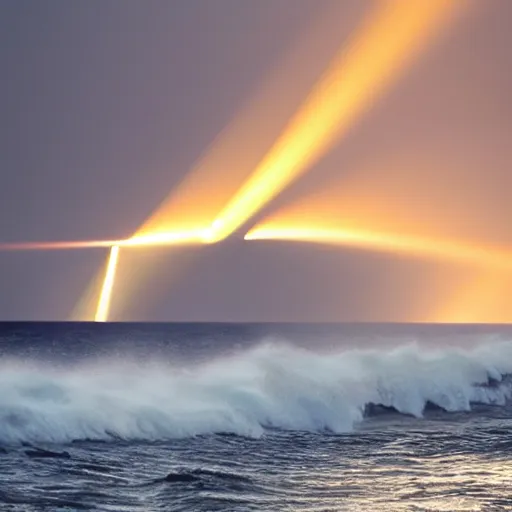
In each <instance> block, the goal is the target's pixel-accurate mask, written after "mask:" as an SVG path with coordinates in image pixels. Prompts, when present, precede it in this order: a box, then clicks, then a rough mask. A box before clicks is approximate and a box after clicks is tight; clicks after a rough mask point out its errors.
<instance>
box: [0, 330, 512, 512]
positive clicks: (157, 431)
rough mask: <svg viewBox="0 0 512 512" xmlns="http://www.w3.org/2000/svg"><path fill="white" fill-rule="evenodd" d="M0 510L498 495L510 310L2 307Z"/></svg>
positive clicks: (270, 507)
mask: <svg viewBox="0 0 512 512" xmlns="http://www.w3.org/2000/svg"><path fill="white" fill-rule="evenodd" d="M0 357H1V361H0V366H1V371H0V452H1V453H0V510H1V511H4V510H5V511H23V512H30V511H64V510H66V511H71V510H97V511H119V512H121V511H160V510H169V511H193V512H195V511H240V512H241V511H253V510H263V511H316V512H320V511H351V512H352V511H356V512H362V511H365V512H366V511H372V512H373V511H380V510H385V511H386V512H393V511H415V512H419V511H423V512H427V511H429V512H431V511H450V512H457V511H507V510H508V511H510V510H512V406H511V398H512V380H511V375H512V326H508V327H507V326H493V325H487V326H485V325H473V326H471V325H458V326H455V325H453V326H451V325H444V326H442V325H438V326H436V325H407V324H403V325H399V324H315V325H311V324H309V325H303V324H206V323H205V324H132V323H124V324H123V323H105V324H94V323H3V324H0Z"/></svg>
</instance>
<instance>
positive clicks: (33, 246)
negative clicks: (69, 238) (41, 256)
mask: <svg viewBox="0 0 512 512" xmlns="http://www.w3.org/2000/svg"><path fill="white" fill-rule="evenodd" d="M119 243H122V242H120V241H116V240H84V241H74V242H27V243H23V242H22V243H12V244H1V245H0V251H35V250H40V251H52V250H64V249H88V248H95V247H112V246H113V245H116V244H119Z"/></svg>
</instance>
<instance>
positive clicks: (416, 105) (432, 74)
mask: <svg viewBox="0 0 512 512" xmlns="http://www.w3.org/2000/svg"><path fill="white" fill-rule="evenodd" d="M362 4H364V2H360V1H359V0H351V1H349V0H344V1H343V2H340V0H316V1H312V0H242V1H241V0H214V1H213V0H172V1H171V0H146V1H141V0H88V1H69V0H45V1H40V0H32V1H29V0H0V38H1V44H0V68H1V70H2V79H1V81H0V111H1V118H0V119H1V121H0V155H1V161H0V165H1V167H0V172H1V175H0V176H1V184H0V241H2V242H10V241H45V240H69V239H103V238H107V239H109V238H116V237H123V236H127V235H129V234H131V233H132V232H133V231H135V230H136V229H137V227H138V226H139V225H140V224H141V222H143V221H144V219H145V218H146V217H147V216H148V215H149V214H150V213H151V211H152V210H153V209H154V208H155V207H156V206H157V205H158V203H159V202H160V201H161V200H162V199H163V198H164V197H165V196H166V195H167V192H168V191H170V190H171V189H172V187H173V185H175V184H176V183H178V182H179V180H180V178H181V177H182V176H183V175H184V174H185V173H186V171H187V170H188V169H189V168H190V167H191V166H192V165H193V162H194V161H195V160H196V159H197V158H198V156H199V155H200V154H201V153H202V152H203V151H204V149H205V148H206V147H207V146H208V144H209V143H210V142H211V141H212V139H213V138H214V137H215V135H216V134H217V133H218V132H219V131H220V130H221V129H222V128H223V127H224V126H225V125H226V124H227V123H228V121H229V120H230V119H231V118H232V116H234V115H235V114H236V112H237V110H239V108H240V107H241V106H242V105H243V102H244V100H245V99H246V98H248V97H249V95H250V94H251V93H252V92H253V91H254V89H255V87H256V85H257V84H258V83H260V82H261V81H262V80H263V79H264V77H265V75H266V73H267V72H268V71H269V70H270V69H271V68H273V67H275V66H276V65H278V63H279V59H280V56H281V55H283V54H284V53H285V52H286V51H287V49H289V48H291V47H293V45H294V44H295V43H296V42H297V41H300V38H301V35H302V34H303V33H305V32H306V31H307V30H308V27H309V25H310V23H311V20H312V17H313V16H314V15H315V14H317V13H318V12H319V11H320V10H321V9H326V8H329V7H332V6H337V8H338V12H339V25H336V24H335V23H333V24H332V25H331V26H330V27H329V28H326V37H328V36H329V34H327V32H328V31H329V30H330V31H331V32H332V34H331V35H332V38H331V41H335V40H336V38H339V39H340V40H341V41H344V40H346V39H347V38H348V36H349V34H350V32H351V30H353V29H354V28H355V27H356V26H357V21H358V20H359V19H360V16H361V13H362V12H363V11H364V9H365V8H366V7H368V5H370V4H371V2H368V5H366V4H365V5H364V7H363V6H362ZM510 19H512V2H510V1H509V0H488V1H486V2H480V5H479V8H478V9H476V10H475V12H472V13H471V15H469V16H468V17H467V18H465V19H463V20H462V21H461V23H460V24H458V25H457V26H456V27H455V28H454V29H453V30H451V31H450V32H449V33H448V34H447V35H446V36H445V37H444V38H443V40H442V41H441V42H440V43H439V44H438V45H435V46H434V47H433V48H432V50H431V51H429V52H428V53H427V54H425V55H424V57H423V58H422V59H421V61H419V62H418V63H416V64H415V65H414V66H413V67H412V68H411V69H410V71H409V72H408V73H407V75H406V76H405V77H404V78H403V79H402V80H401V81H400V82H399V83H398V84H396V86H395V87H394V88H393V89H392V90H391V91H390V92H389V93H388V94H386V95H385V96H384V97H383V98H382V99H381V101H380V102H379V103H378V105H377V106H376V107H375V108H374V109H373V110H372V111H371V112H370V113H369V114H368V115H367V116H365V117H364V119H362V120H361V121H360V122H359V123H358V124H357V127H356V128H355V129H354V130H353V131H351V132H350V134H349V136H348V137H347V138H346V139H344V140H343V141H342V143H340V145H339V146H338V147H337V148H336V149H335V150H334V151H333V152H332V153H331V154H329V155H328V156H327V157H326V158H324V159H323V160H322V161H321V162H320V163H319V164H318V165H317V168H316V169H314V170H313V171H312V172H311V173H310V174H309V175H308V176H306V177H305V178H304V180H301V181H300V182H299V183H298V184H297V185H296V186H295V187H293V188H292V189H291V190H290V191H289V194H291V195H293V194H295V196H296V197H300V196H301V194H307V193H308V192H310V191H313V190H316V189H318V190H321V188H322V186H323V185H324V184H328V183H329V182H330V180H334V181H336V180H337V179H338V178H340V177H343V176H345V175H348V174H350V173H353V174H354V175H356V176H357V173H358V172H361V173H362V172H363V169H364V170H367V169H368V168H372V169H377V168H378V170H377V171H375V173H377V174H372V173H371V172H370V173H369V174H367V175H365V176H367V177H366V178H365V179H366V180H367V183H366V184H365V187H367V188H366V190H367V191H368V193H370V191H372V192H371V193H373V194H374V193H375V190H374V189H375V187H374V186H373V185H372V183H382V178H383V173H386V172H389V173H390V175H396V169H395V167H396V166H401V167H402V168H403V167H407V168H408V169H409V170H410V172H411V173H418V174H421V176H422V177H423V178H422V179H424V178H425V176H428V179H429V180H430V181H432V182H436V183H437V189H438V190H442V191H443V194H442V195H443V201H444V202H445V203H450V204H456V205H457V208H456V210H453V215H454V216H459V217H461V218H465V219H468V222H467V225H466V226H465V228H464V229H465V231H467V233H466V232H465V233H464V234H465V235H473V238H475V239H478V238H479V237H482V239H484V238H490V239H491V240H492V241H494V242H496V243H499V244H508V245H512V227H509V225H510V220H509V219H512V211H511V210H512V208H511V207H510V206H509V204H511V202H510V193H511V192H510V191H511V190H512V177H511V173H512V170H511V169H510V162H511V161H512V159H511V157H512V144H511V136H510V134H511V133H512V102H511V101H510V91H512V52H510V48H512V33H511V32H510V30H509V22H510ZM334 21H335V22H337V21H338V20H334ZM314 57H315V55H309V56H305V57H304V59H305V62H310V63H311V59H312V58H313V60H314ZM319 60H321V58H320V57H319ZM379 173H380V175H378V174H379ZM361 176H363V174H361ZM379 180H380V181H379ZM384 181H385V179H384ZM420 181H421V180H420ZM340 183H341V181H340ZM372 186H373V188H372ZM379 186H381V185H379ZM363 191H364V189H363ZM340 197H342V194H341V196H340ZM452 198H453V203H452ZM468 226H469V227H468ZM158 253H159V254H158V258H156V257H155V254H147V253H142V252H139V253H138V254H130V255H126V256H124V255H122V257H123V261H122V263H121V268H120V278H121V281H123V279H122V278H123V277H124V280H125V281H126V279H127V276H128V277H129V275H130V273H134V272H137V269H138V268H140V267H141V266H143V265H149V266H152V265H157V264H158V266H159V268H158V270H159V271H158V272H152V273H151V274H150V275H149V276H148V279H147V281H146V282H145V284H144V286H141V287H139V288H138V289H137V292H136V293H135V295H134V296H133V297H131V298H130V300H124V301H123V300H120V295H123V286H122V282H120V286H119V288H118V290H117V293H118V299H119V300H118V301H117V302H116V301H115V302H114V304H113V310H112V314H113V319H122V320H226V321H260V320H263V321H264V320H284V321H301V320H312V321H315V320H316V321H321V320H332V321H343V320H411V319H417V318H420V317H421V314H422V313H421V312H422V311H427V310H430V309H431V308H433V307H434V306H435V303H436V301H438V300H439V297H438V293H441V291H442V290H444V288H443V286H441V285H439V286H438V285H437V283H438V281H442V280H443V279H445V277H444V274H445V273H446V272H449V271H450V269H448V268H447V269H445V268H444V267H443V268H441V267H440V266H439V265H432V264H425V263H424V262H418V261H414V260H410V259H404V258H394V257H391V256H384V255H380V254H370V253H364V252H361V251H355V250H343V249H339V248H337V249H333V248H323V247H318V246H317V247H311V246H307V245H287V244H282V243H274V244H272V243H270V242H269V243H256V242H254V243H252V244H251V243H244V242H243V241H241V240H239V239H237V238H235V239H232V240H228V241H226V242H225V243H223V244H221V245H218V246H213V247H207V248H201V249H193V250H192V249H190V250H186V251H179V253H176V252H173V251H167V252H165V251H158ZM104 259H105V252H104V251H101V250H88V251H78V252H46V253H42V252H30V253H28V252H27V253H1V254H0V318H1V319H4V320H15V319H26V320H36V319H43V320H52V319H55V320H64V319H67V318H68V317H69V314H70V312H71V311H72V310H73V307H74V304H75V303H76V301H77V300H78V299H79V297H80V296H81V294H82V291H83V289H84V288H86V287H87V284H88V282H89V281H90V279H91V277H92V276H94V274H95V273H96V271H97V269H98V268H99V267H100V266H101V265H102V264H103V262H104ZM184 263H187V264H186V265H184ZM459 274H460V275H459ZM457 276H458V278H460V280H459V282H458V285H460V286H464V283H465V282H466V280H467V279H468V278H469V279H470V278H471V276H468V275H467V273H463V272H458V273H457ZM127 293H128V292H127V291H126V290H125V292H124V295H125V298H126V299H127V298H128V297H127V295H126V294H127ZM412 303H414V307H412V306H411V304H412ZM116 304H117V306H116ZM121 304H123V307H121ZM414 315H415V316H414Z"/></svg>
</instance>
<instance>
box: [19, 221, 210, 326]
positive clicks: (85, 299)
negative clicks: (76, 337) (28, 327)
mask: <svg viewBox="0 0 512 512" xmlns="http://www.w3.org/2000/svg"><path fill="white" fill-rule="evenodd" d="M207 237H208V232H207V231H203V230H197V231H175V232H168V233H157V234H153V235H145V236H142V235H141V236H136V237H133V238H129V239H125V240H118V241H116V242H113V243H111V244H110V245H109V247H117V248H118V249H117V251H116V253H117V252H118V250H119V249H120V248H121V247H123V248H133V249H142V248H145V247H146V248H148V247H169V246H188V245H198V244H201V243H204V240H205V239H206V238H207ZM40 245H41V244H38V246H37V247H35V248H36V249H38V248H39V246H40ZM60 245H61V246H66V247H67V246H68V245H69V244H67V243H66V242H62V243H60ZM105 246H106V242H105V243H103V242H102V244H101V245H94V246H92V245H86V246H85V247H105ZM52 247H53V246H52ZM24 248H27V247H24ZM30 248H33V247H30ZM116 253H112V254H111V259H110V261H112V262H113V261H115V265H116V266H117V258H118V256H117V254H116ZM114 254H115V257H114V259H112V257H113V255H114ZM112 265H114V263H112ZM109 268H110V267H109ZM112 272H113V273H114V274H115V268H114V270H112ZM132 275H133V273H132ZM113 280H114V275H113V274H111V273H109V272H108V271H107V273H106V274H105V275H104V276H102V275H100V274H98V275H97V276H96V278H95V279H93V280H92V281H91V283H90V285H89V286H88V288H87V290H86V292H85V293H84V294H83V296H82V298H81V300H80V301H79V302H78V303H77V304H76V305H75V307H74V309H73V311H72V312H71V315H70V319H71V320H75V321H76V320H84V319H87V318H90V316H89V315H90V314H91V313H90V312H91V311H94V310H96V313H95V315H94V316H95V319H96V320H98V318H102V319H103V320H102V321H106V320H107V318H108V312H109V308H110V302H111V299H112V297H111V296H112V286H113ZM98 281H103V284H102V285H101V292H100V296H99V300H98V301H97V299H96V297H97V295H95V293H94V291H95V290H96V288H97V283H98ZM109 290H110V291H109ZM96 302H97V305H96Z"/></svg>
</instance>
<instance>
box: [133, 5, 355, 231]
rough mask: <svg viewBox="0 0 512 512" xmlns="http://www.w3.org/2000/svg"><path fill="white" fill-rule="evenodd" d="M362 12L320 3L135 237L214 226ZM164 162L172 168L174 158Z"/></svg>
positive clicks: (343, 6)
mask: <svg viewBox="0 0 512 512" xmlns="http://www.w3.org/2000/svg"><path fill="white" fill-rule="evenodd" d="M351 11H354V12H351ZM361 11H362V8H361V7H360V6H358V5H356V6H355V7H352V8H349V9H347V5H346V4H340V3H339V2H330V3H328V4H326V5H325V6H323V5H322V6H320V7H319V8H317V9H316V10H315V17H314V19H312V20H311V22H310V24H309V26H308V27H307V29H306V30H305V31H303V32H301V33H300V37H299V38H298V40H297V41H295V42H293V43H292V44H291V45H290V47H289V48H288V49H285V51H284V52H283V55H280V56H278V58H276V61H275V62H274V63H273V65H272V69H271V70H270V71H269V73H268V74H267V75H266V76H265V77H264V79H263V80H262V81H261V83H257V84H255V86H254V90H253V91H251V92H250V94H249V97H248V99H247V100H246V101H244V102H243V104H242V105H240V107H237V106H236V105H235V108H234V109H233V112H234V115H233V116H232V119H231V120H230V121H229V122H228V123H227V124H226V126H225V127H223V128H222V129H221V130H220V132H219V133H218V134H217V135H216V136H215V137H214V139H213V140H212V142H211V144H210V145H209V146H208V147H207V148H206V149H205V151H204V152H203V154H201V155H200V156H199V158H198V159H197V161H195V162H194V163H193V165H192V166H191V168H190V169H188V170H187V172H186V174H185V175H184V177H183V178H182V180H181V181H180V182H178V183H177V184H176V185H174V186H172V187H169V188H171V190H170V192H169V194H168V195H167V197H165V198H164V200H163V201H162V202H161V203H160V205H159V206H158V207H157V208H156V209H155V211H154V212H153V213H151V214H150V215H149V217H148V218H147V219H146V220H145V221H144V222H143V223H142V225H141V226H140V228H139V229H138V230H137V231H136V232H135V233H134V235H133V236H134V237H139V236H146V235H153V234H155V233H166V232H169V231H176V230H179V231H183V230H198V229H203V228H205V227H207V226H209V225H211V223H212V220H214V219H215V217H216V216H217V215H218V214H219V212H220V211H221V210H222V209H223V208H224V207H225V206H226V204H228V202H229V201H230V200H231V198H232V197H233V196H234V195H235V193H236V192H237V190H239V189H240V187H241V186H242V185H243V183H244V182H245V181H246V179H247V178H248V177H249V176H250V175H251V173H252V172H253V170H254V169H255V168H256V166H257V165H258V163H259V162H260V161H261V159H262V157H263V156H264V155H265V153H266V152H267V151H269V149H270V148H271V147H272V145H273V143H274V142H275V140H276V139H277V137H278V136H279V134H280V133H281V132H282V131H283V129H284V128H285V126H286V124H287V123H288V122H289V121H290V119H291V117H292V116H293V114H294V112H295V111H296V110H297V109H298V108H299V106H300V104H301V102H302V101H303V98H304V97H305V95H307V94H308V91H309V90H310V89H311V88H312V87H313V85H314V83H315V81H316V80H317V78H318V75H319V73H320V72H321V71H322V69H324V68H325V67H326V66H327V65H328V63H329V61H330V60H331V59H332V58H333V56H334V55H335V54H336V51H337V49H338V48H339V46H340V44H342V42H343V38H344V35H345V34H346V33H348V32H349V30H350V28H351V25H352V24H353V23H354V21H355V20H356V19H357V18H358V17H359V16H360V15H361ZM162 165H163V166H165V167H169V169H172V164H170V163H169V162H163V163H162ZM174 174H176V170H175V171H174ZM212 238H213V236H212Z"/></svg>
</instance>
